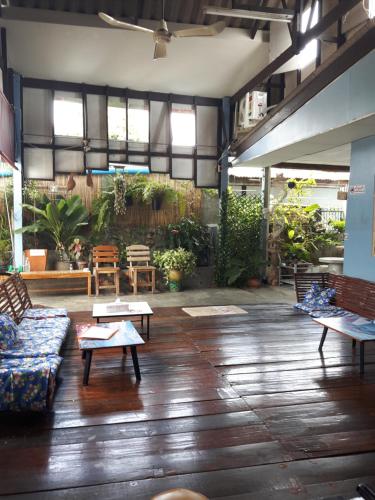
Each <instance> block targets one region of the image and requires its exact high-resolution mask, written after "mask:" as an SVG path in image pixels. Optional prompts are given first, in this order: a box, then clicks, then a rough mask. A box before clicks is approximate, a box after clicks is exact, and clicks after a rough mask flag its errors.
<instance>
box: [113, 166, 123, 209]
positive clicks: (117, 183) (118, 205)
mask: <svg viewBox="0 0 375 500" xmlns="http://www.w3.org/2000/svg"><path fill="white" fill-rule="evenodd" d="M113 187H114V194H115V201H114V209H115V214H116V215H125V214H126V180H125V176H124V175H121V174H116V176H115V178H114V180H113Z"/></svg>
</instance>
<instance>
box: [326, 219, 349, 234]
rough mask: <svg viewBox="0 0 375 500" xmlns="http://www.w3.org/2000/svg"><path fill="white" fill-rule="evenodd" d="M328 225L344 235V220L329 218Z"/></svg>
mask: <svg viewBox="0 0 375 500" xmlns="http://www.w3.org/2000/svg"><path fill="white" fill-rule="evenodd" d="M329 225H330V226H331V227H332V229H333V230H334V231H335V232H336V233H338V234H340V235H344V233H345V221H344V220H330V221H329Z"/></svg>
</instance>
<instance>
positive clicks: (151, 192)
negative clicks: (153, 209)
mask: <svg viewBox="0 0 375 500" xmlns="http://www.w3.org/2000/svg"><path fill="white" fill-rule="evenodd" d="M156 199H160V200H162V201H165V202H166V203H173V202H174V201H176V200H177V193H176V191H175V190H174V189H173V188H171V187H170V186H168V185H167V184H163V183H161V182H155V181H148V182H147V183H146V184H145V185H144V187H143V193H142V200H143V202H144V203H146V204H148V205H149V204H151V203H152V201H153V200H156Z"/></svg>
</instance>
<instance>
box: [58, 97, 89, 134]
mask: <svg viewBox="0 0 375 500" xmlns="http://www.w3.org/2000/svg"><path fill="white" fill-rule="evenodd" d="M53 122H54V128H55V135H62V136H65V137H83V104H82V96H81V95H80V94H78V93H73V92H56V93H55V98H54V101H53Z"/></svg>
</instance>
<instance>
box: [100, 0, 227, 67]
mask: <svg viewBox="0 0 375 500" xmlns="http://www.w3.org/2000/svg"><path fill="white" fill-rule="evenodd" d="M98 16H99V17H100V19H102V20H103V21H105V22H106V23H108V24H109V25H111V26H113V27H114V28H122V29H125V30H133V31H139V32H143V33H147V34H149V35H152V36H153V38H154V41H155V50H154V59H160V58H162V57H167V43H169V42H170V41H171V38H172V37H173V36H174V37H176V38H182V37H194V36H215V35H218V34H219V33H221V32H222V31H223V30H224V28H225V23H224V21H218V22H216V23H213V24H210V25H209V26H201V27H199V28H186V29H182V30H177V31H173V32H171V31H169V30H168V26H167V23H166V21H165V18H164V0H163V2H162V18H161V20H160V23H159V26H158V28H157V29H156V30H151V29H148V28H144V27H143V26H138V25H137V24H131V23H125V22H124V21H118V20H117V19H114V18H113V17H111V16H109V15H108V14H105V13H104V12H99V14H98Z"/></svg>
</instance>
